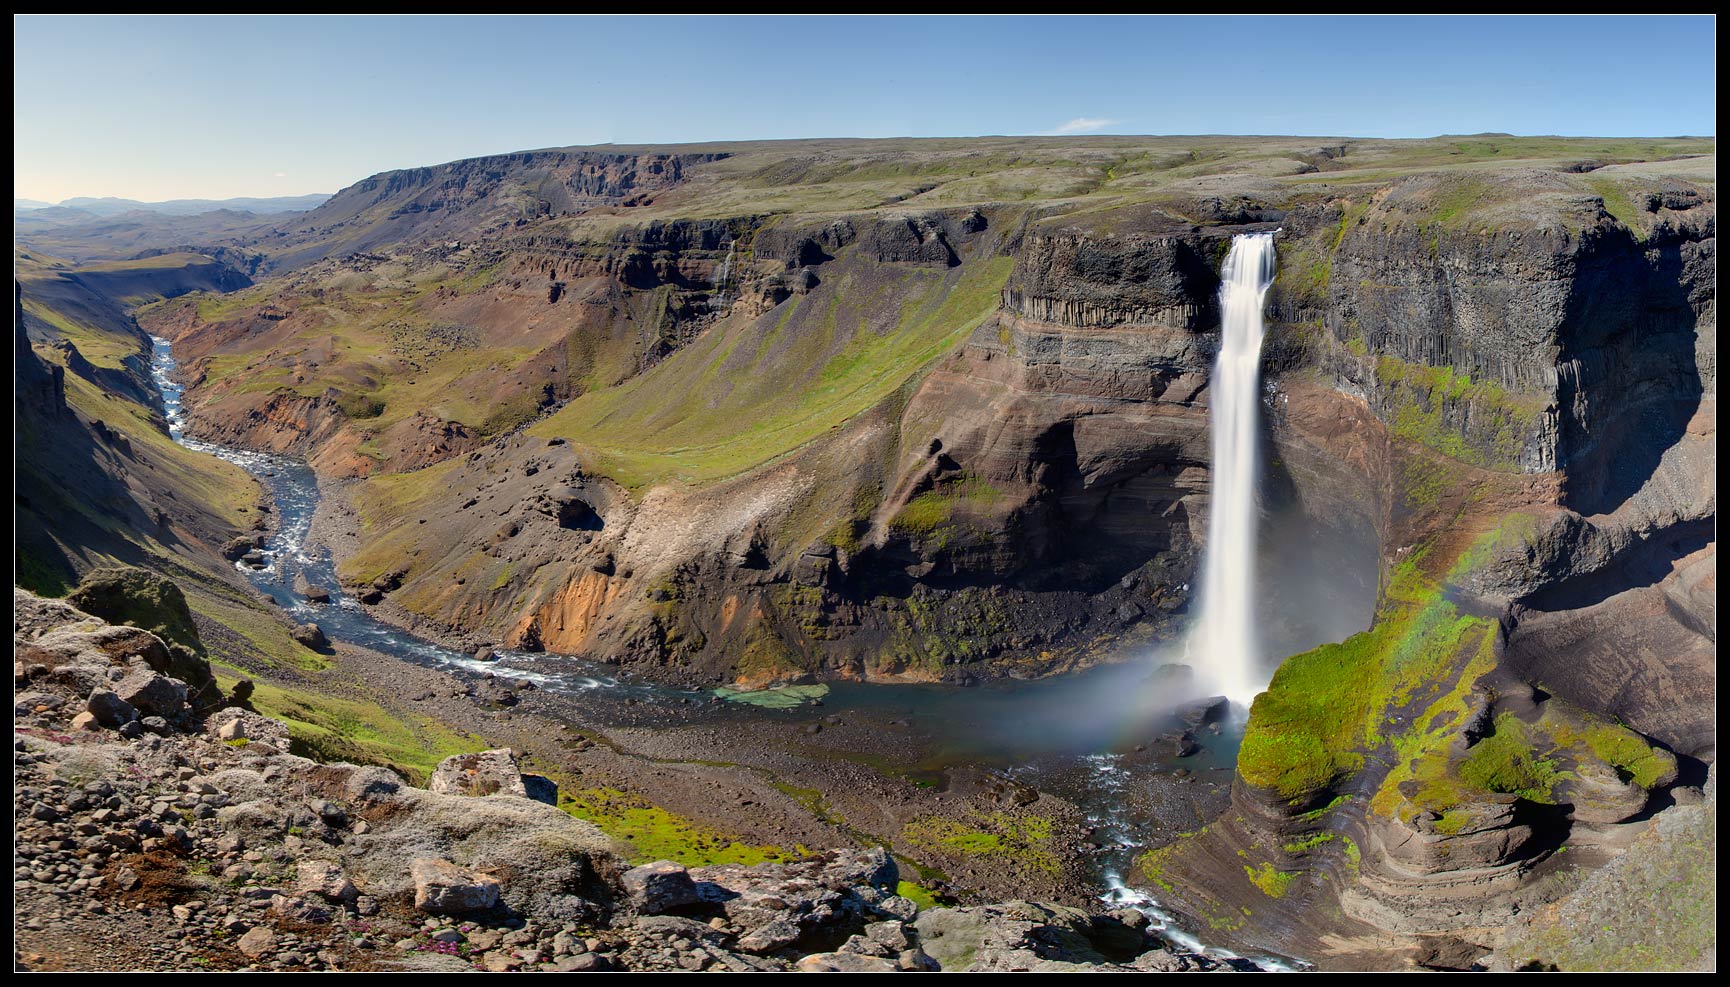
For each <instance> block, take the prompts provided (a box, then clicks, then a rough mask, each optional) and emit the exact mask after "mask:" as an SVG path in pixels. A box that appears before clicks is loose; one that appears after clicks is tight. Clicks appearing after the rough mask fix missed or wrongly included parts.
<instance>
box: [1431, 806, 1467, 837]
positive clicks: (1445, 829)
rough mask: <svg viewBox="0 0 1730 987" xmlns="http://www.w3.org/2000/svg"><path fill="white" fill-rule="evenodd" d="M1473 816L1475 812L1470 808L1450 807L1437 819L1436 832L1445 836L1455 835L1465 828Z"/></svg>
mask: <svg viewBox="0 0 1730 987" xmlns="http://www.w3.org/2000/svg"><path fill="white" fill-rule="evenodd" d="M1473 818H1474V814H1473V813H1472V811H1471V810H1470V809H1448V810H1447V811H1445V812H1443V813H1442V817H1441V818H1440V819H1437V820H1436V832H1438V833H1441V834H1442V835H1443V836H1453V835H1455V834H1457V833H1459V832H1460V831H1461V830H1463V829H1465V828H1466V826H1467V825H1468V824H1470V823H1471V821H1472V819H1473Z"/></svg>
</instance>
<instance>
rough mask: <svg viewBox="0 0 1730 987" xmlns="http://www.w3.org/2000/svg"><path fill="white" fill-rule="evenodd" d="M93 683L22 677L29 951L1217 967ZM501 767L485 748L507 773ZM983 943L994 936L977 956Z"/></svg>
mask: <svg viewBox="0 0 1730 987" xmlns="http://www.w3.org/2000/svg"><path fill="white" fill-rule="evenodd" d="M15 607H16V611H17V614H18V616H17V619H16V621H15V625H16V626H15V641H14V644H15V648H16V650H17V651H18V653H19V654H20V656H21V660H28V659H30V658H39V657H41V656H40V655H37V654H36V653H35V652H33V651H32V648H33V647H35V644H36V642H40V641H45V640H49V638H50V637H51V635H52V634H54V633H56V632H67V633H85V634H96V635H99V636H100V635H102V634H103V633H106V632H120V631H128V632H131V633H134V634H141V635H145V636H149V635H147V634H146V632H142V631H136V630H134V629H131V628H125V627H117V626H114V625H107V624H105V623H103V622H101V621H99V620H97V619H95V618H92V617H90V616H89V615H87V614H83V613H81V612H79V611H75V610H73V609H72V608H70V607H68V606H66V605H65V604H62V603H59V602H57V601H52V600H43V599H41V598H39V597H35V596H33V595H31V594H27V593H19V594H18V596H17V599H16V600H15ZM151 639H152V640H155V639H154V637H152V638H151ZM158 645H160V642H158ZM151 674H155V673H151ZM80 675H81V673H80V672H78V671H76V670H75V669H74V666H71V665H64V664H62V665H50V664H49V663H48V662H46V661H36V662H32V663H31V664H30V665H27V666H25V667H23V668H21V669H20V670H19V671H18V672H17V674H16V679H17V681H18V682H19V684H20V687H21V688H25V689H26V690H27V691H24V692H19V693H17V694H16V695H15V697H14V705H15V708H16V710H17V722H16V724H15V726H16V734H17V736H16V738H15V745H14V746H15V748H16V750H15V751H14V760H15V765H16V771H17V793H16V794H17V802H18V806H19V808H20V819H19V824H18V826H17V840H16V844H17V845H16V847H15V852H16V855H17V858H16V859H17V865H18V866H17V875H16V876H17V878H18V879H17V881H16V882H15V883H16V887H15V891H16V894H17V902H16V906H17V911H18V914H19V916H20V923H21V925H20V960H21V963H22V964H23V965H24V966H26V967H31V966H39V965H52V966H54V967H55V968H74V969H83V968H90V967H94V966H97V965H110V964H111V963H112V955H113V954H112V951H111V950H110V951H109V952H99V951H98V950H96V949H93V947H92V946H91V944H92V943H104V942H107V941H109V940H110V939H111V938H112V937H114V936H117V935H121V936H130V939H131V941H132V942H134V943H137V944H136V945H128V946H125V947H123V949H124V951H125V952H126V953H127V955H128V956H129V957H130V958H129V960H128V965H129V966H134V967H137V968H145V969H160V970H187V969H193V968H200V969H211V968H219V969H236V968H241V969H249V970H292V971H305V970H344V969H372V970H378V969H388V970H408V971H420V972H428V971H437V970H445V971H455V970H472V969H477V968H479V969H485V970H494V971H505V970H525V971H526V970H545V971H559V972H582V971H593V970H689V971H696V970H728V971H736V972H755V971H762V972H769V971H780V970H791V969H800V970H805V969H842V970H867V969H868V970H907V971H918V970H933V969H938V968H940V967H941V968H947V969H956V970H959V969H972V968H977V969H1005V968H1012V967H1016V966H1017V965H1018V964H1023V963H1026V962H1041V963H1045V962H1048V961H1049V960H1050V959H1051V958H1056V957H1061V958H1062V959H1063V960H1064V961H1065V963H1066V964H1068V965H1066V967H1065V968H1066V969H1102V970H1105V969H1121V968H1124V967H1125V966H1127V967H1128V968H1132V969H1160V970H1164V969H1209V968H1213V967H1214V966H1216V965H1217V964H1215V963H1214V961H1212V960H1209V959H1206V958H1204V957H1199V956H1195V955H1193V954H1189V953H1188V952H1187V951H1185V950H1183V949H1182V948H1181V947H1178V946H1176V945H1174V944H1173V943H1171V942H1169V941H1167V940H1166V939H1164V938H1163V937H1161V936H1159V935H1158V933H1157V932H1156V931H1154V930H1153V929H1152V928H1151V927H1150V925H1149V923H1148V922H1147V920H1146V919H1145V918H1144V917H1143V916H1141V915H1140V914H1139V913H1134V912H1114V913H1111V914H1109V915H1092V914H1089V913H1086V912H1082V911H1080V910H1076V909H1069V908H1062V907H1060V906H1051V905H1027V904H1022V903H1015V904H1011V905H1006V906H987V907H985V908H974V909H967V910H964V911H961V912H958V913H956V916H957V917H956V918H953V919H946V918H945V917H944V916H946V915H947V914H948V911H947V910H944V909H934V910H928V911H927V912H926V913H925V914H924V915H921V914H920V911H921V910H920V908H919V906H918V905H917V904H915V903H914V902H913V901H911V900H909V899H907V898H905V897H902V896H900V895H899V894H897V893H896V892H897V890H898V889H899V887H900V884H899V881H900V874H899V873H898V871H897V868H896V865H895V862H894V860H893V859H892V858H891V857H890V856H889V855H888V853H887V852H886V851H885V850H883V849H881V848H876V849H867V850H857V849H855V850H838V851H828V852H819V853H807V854H805V855H804V856H802V857H801V858H800V859H797V860H793V861H789V862H786V863H771V864H762V865H757V866H753V867H745V866H739V865H715V866H709V867H700V868H695V869H693V870H689V871H687V870H686V869H685V868H684V867H682V866H680V865H678V864H675V863H671V862H667V861H661V862H657V863H655V864H650V865H645V866H642V867H638V868H635V869H631V870H626V869H625V867H624V864H623V862H622V860H621V858H620V857H619V856H618V852H619V850H621V849H622V848H621V847H620V846H619V845H617V844H615V843H613V841H611V840H609V839H608V838H606V837H605V836H604V835H603V834H602V833H600V832H599V831H598V830H597V829H596V828H595V827H594V826H592V825H590V824H589V823H587V822H584V821H582V820H579V819H576V818H573V817H572V816H570V815H568V814H566V813H565V812H563V811H561V810H559V809H557V808H554V807H553V806H551V805H547V804H543V803H541V802H538V801H535V800H534V799H532V798H528V797H525V796H524V795H523V794H520V793H517V792H505V791H497V792H491V793H489V794H487V795H486V796H485V797H474V795H472V794H457V793H456V792H455V791H446V792H439V791H433V790H425V789H419V788H415V787H413V786H410V785H408V784H406V783H404V782H403V780H402V779H401V778H400V777H399V776H398V775H396V774H395V773H394V772H392V771H391V770H389V769H386V768H382V767H372V766H358V765H353V764H343V763H319V762H315V761H311V760H308V759H306V758H302V757H298V756H295V755H293V754H291V753H288V752H287V750H286V748H287V747H288V746H289V740H288V729H287V727H286V725H284V724H282V723H280V722H277V721H273V720H269V719H267V718H265V717H262V716H259V715H258V714H256V713H251V712H248V711H245V710H239V709H233V708H229V709H224V710H222V711H220V712H219V713H216V714H213V715H212V716H210V717H209V718H208V719H207V720H206V721H205V722H203V723H199V722H197V721H196V720H195V719H194V718H192V717H190V716H184V717H181V718H179V719H177V720H176V722H172V723H169V722H162V723H159V724H158V725H156V726H154V727H152V728H150V730H151V732H149V733H148V734H147V733H146V731H145V730H143V729H139V728H138V721H136V720H132V719H128V720H126V721H125V724H123V725H122V728H121V729H120V730H108V729H84V728H80V727H78V726H76V725H73V724H69V723H68V719H69V718H70V717H72V716H73V714H74V711H75V710H77V709H78V708H79V704H78V703H77V702H76V701H75V700H76V698H77V696H78V695H80V694H81V693H80V690H81V688H82V679H81V678H80ZM103 677H105V676H103ZM149 719H150V718H149V717H147V718H146V720H147V721H148V720H149ZM127 726H130V727H132V728H133V729H131V730H128V729H126V727H127ZM498 753H499V752H496V751H494V752H484V753H483V754H482V755H475V756H471V760H470V761H468V762H465V761H464V760H463V759H462V758H460V757H459V758H456V759H452V761H450V762H447V765H446V766H445V768H444V769H441V770H443V774H442V776H435V777H443V778H444V779H445V780H446V781H447V782H448V781H449V779H450V778H451V777H452V776H453V774H459V773H460V774H461V775H462V777H463V778H464V779H471V780H472V778H471V775H470V774H469V773H468V768H469V767H474V766H475V765H477V764H479V763H480V762H479V761H474V760H472V758H474V757H479V758H483V759H485V758H486V755H487V754H494V755H496V754H498ZM499 760H500V759H499V758H497V757H494V758H491V759H490V762H489V763H491V764H492V767H494V768H496V769H498V770H500V771H503V770H504V766H503V765H502V764H499V763H496V762H498V761H499ZM465 765H466V767H465ZM72 861H77V862H78V865H77V866H72V865H71V862H72ZM50 910H52V914H53V917H54V921H53V922H52V923H50V922H48V921H46V920H45V916H47V915H49V914H50ZM1030 919H1031V921H1029V920H1030ZM159 926H160V927H161V928H164V929H167V930H169V931H170V933H171V934H168V935H165V936H162V937H160V941H159V942H155V943H149V944H145V943H138V942H137V941H138V939H139V936H138V930H139V928H141V927H148V928H155V927H159ZM927 926H929V927H930V929H931V930H932V931H930V932H929V933H927V932H925V931H924V930H925V928H926V927H927ZM970 935H972V936H977V937H978V938H979V939H980V942H981V945H979V946H978V947H977V948H971V949H970V948H968V947H967V945H966V940H967V937H968V936H970ZM927 939H928V940H929V941H930V942H931V943H932V944H933V945H932V948H933V949H935V950H936V951H937V952H940V953H942V954H943V955H944V956H945V957H946V959H945V960H943V961H939V960H936V959H934V958H933V954H932V953H930V952H927V950H926V949H925V948H924V946H923V945H922V944H923V943H924V942H925V941H926V940H927ZM1114 957H1115V958H1122V959H1124V960H1125V961H1126V962H1125V963H1123V964H1117V963H1113V962H1111V959H1112V958H1114Z"/></svg>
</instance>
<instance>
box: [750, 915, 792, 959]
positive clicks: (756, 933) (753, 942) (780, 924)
mask: <svg viewBox="0 0 1730 987" xmlns="http://www.w3.org/2000/svg"><path fill="white" fill-rule="evenodd" d="M798 941H799V927H798V926H797V925H794V924H793V923H792V922H789V921H787V920H786V919H784V918H778V919H774V920H773V921H770V922H767V923H765V924H763V925H761V926H758V927H757V928H755V929H752V930H751V931H750V932H747V933H745V934H744V935H742V936H740V937H739V948H740V949H742V950H744V951H745V952H747V953H756V954H757V955H759V956H761V955H762V954H764V953H773V952H775V951H776V950H778V949H785V948H787V947H788V946H791V945H793V944H794V943H796V942H798Z"/></svg>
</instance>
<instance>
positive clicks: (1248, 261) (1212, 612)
mask: <svg viewBox="0 0 1730 987" xmlns="http://www.w3.org/2000/svg"><path fill="white" fill-rule="evenodd" d="M1273 277H1274V235H1273V234H1272V233H1245V234H1241V235H1238V236H1235V237H1233V238H1232V241H1231V252H1230V253H1228V254H1227V255H1226V258H1225V267H1224V269H1223V270H1221V271H1220V289H1219V302H1220V323H1221V325H1220V347H1219V357H1218V359H1217V360H1216V361H1215V363H1214V370H1213V381H1212V382H1211V384H1210V386H1209V411H1208V420H1209V425H1210V426H1211V428H1212V433H1213V450H1212V451H1213V460H1212V472H1213V497H1212V508H1211V510H1210V511H1209V512H1208V519H1207V542H1206V544H1205V545H1203V546H1202V578H1201V588H1200V598H1199V601H1198V602H1199V604H1200V609H1199V612H1198V614H1197V617H1196V621H1195V623H1194V624H1193V625H1192V626H1191V628H1190V634H1189V641H1188V644H1187V646H1186V648H1185V650H1186V652H1187V653H1188V660H1189V664H1190V665H1191V666H1192V667H1193V668H1194V669H1195V673H1196V677H1197V678H1198V679H1199V680H1200V681H1201V682H1202V683H1204V684H1206V686H1207V687H1208V688H1209V689H1211V690H1213V691H1214V692H1216V693H1217V694H1220V695H1224V696H1228V697H1230V698H1231V699H1232V701H1234V702H1238V703H1243V704H1246V705H1247V704H1248V703H1249V701H1250V700H1251V699H1252V698H1254V697H1255V694H1256V693H1257V692H1259V691H1261V689H1262V688H1263V687H1264V686H1265V685H1266V684H1267V683H1266V681H1265V679H1264V677H1263V673H1262V665H1261V656H1260V654H1259V653H1258V647H1257V643H1256V642H1257V630H1256V607H1255V582H1256V581H1255V566H1256V524H1257V517H1258V515H1257V510H1256V486H1257V481H1258V480H1259V479H1260V465H1261V464H1260V462H1259V457H1258V456H1257V446H1258V443H1259V442H1260V438H1261V434H1260V433H1261V428H1260V419H1261V416H1260V408H1261V344H1262V335H1263V325H1262V305H1263V303H1264V301H1265V300H1266V298H1267V290H1268V287H1269V286H1271V285H1272V284H1273Z"/></svg>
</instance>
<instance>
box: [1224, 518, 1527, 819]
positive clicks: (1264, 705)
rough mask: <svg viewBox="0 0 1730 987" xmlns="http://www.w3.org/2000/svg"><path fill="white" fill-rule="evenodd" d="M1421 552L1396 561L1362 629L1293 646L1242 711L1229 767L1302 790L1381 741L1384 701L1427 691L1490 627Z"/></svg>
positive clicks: (1305, 793)
mask: <svg viewBox="0 0 1730 987" xmlns="http://www.w3.org/2000/svg"><path fill="white" fill-rule="evenodd" d="M1424 555H1425V553H1424V552H1422V551H1420V552H1416V553H1414V555H1413V557H1412V558H1410V559H1408V560H1407V561H1406V562H1405V563H1402V564H1401V565H1400V566H1398V567H1397V568H1396V570H1395V572H1394V575H1393V578H1392V580H1391V581H1390V583H1389V587H1388V590H1387V593H1386V598H1385V602H1384V604H1383V606H1382V607H1381V609H1380V611H1379V612H1378V614H1377V616H1376V621H1375V625H1374V626H1373V627H1371V628H1370V630H1368V631H1365V632H1363V633H1361V634H1356V635H1353V636H1352V637H1350V638H1347V639H1346V640H1345V641H1342V642H1340V643H1338V644H1328V645H1323V646H1321V647H1319V648H1316V649H1314V650H1312V651H1307V652H1305V653H1303V654H1300V655H1295V656H1293V657H1291V658H1288V659H1286V661H1285V663H1284V664H1282V665H1281V666H1280V668H1279V671H1278V672H1276V673H1275V674H1274V679H1273V682H1272V683H1271V684H1270V685H1269V686H1268V690H1267V691H1266V692H1264V693H1262V694H1261V695H1260V696H1258V697H1256V700H1255V703H1254V705H1253V706H1252V708H1251V711H1250V720H1249V724H1248V726H1247V728H1246V730H1245V734H1244V740H1243V745H1242V747H1241V748H1240V750H1239V753H1238V772H1239V774H1241V775H1242V777H1243V778H1244V780H1245V781H1248V782H1249V783H1251V784H1254V785H1258V786H1261V787H1264V788H1271V789H1273V790H1274V791H1276V792H1277V793H1278V794H1279V795H1280V796H1281V797H1283V798H1287V799H1304V798H1308V797H1310V796H1312V795H1313V794H1315V793H1317V792H1320V791H1323V790H1325V789H1326V788H1327V787H1328V786H1329V785H1331V784H1332V783H1333V782H1334V781H1335V780H1336V779H1338V778H1340V777H1342V776H1343V775H1345V774H1348V773H1350V772H1352V771H1355V770H1357V769H1358V768H1359V767H1360V766H1361V765H1362V763H1363V758H1364V754H1365V752H1366V751H1367V750H1369V749H1371V748H1373V747H1375V746H1377V745H1379V744H1380V743H1381V742H1382V741H1383V739H1384V738H1383V735H1382V726H1383V721H1384V719H1385V717H1386V715H1387V712H1388V711H1389V710H1390V709H1397V708H1401V707H1404V706H1406V705H1407V704H1408V703H1411V702H1413V701H1428V700H1430V699H1432V698H1433V697H1434V696H1435V695H1437V694H1439V693H1440V692H1441V691H1442V689H1443V688H1444V685H1443V684H1444V683H1447V682H1450V681H1452V680H1453V679H1454V678H1455V676H1456V675H1457V674H1458V671H1459V669H1460V668H1461V666H1462V665H1463V664H1464V661H1463V658H1464V657H1469V656H1470V655H1472V654H1474V653H1476V651H1477V649H1478V648H1479V647H1480V646H1481V645H1482V644H1483V643H1484V641H1485V639H1486V638H1487V637H1488V636H1490V635H1492V634H1493V633H1494V631H1495V622H1494V621H1490V620H1486V619H1483V618H1478V617H1469V616H1464V615H1461V614H1460V613H1459V611H1458V610H1457V609H1456V608H1455V606H1454V605H1453V603H1452V602H1450V601H1449V600H1448V599H1447V597H1446V595H1445V594H1444V592H1443V589H1442V586H1441V585H1440V583H1439V582H1438V581H1437V580H1436V579H1435V577H1433V576H1430V575H1428V574H1426V573H1425V572H1424V570H1423V569H1422V568H1421V565H1420V563H1423V562H1424V561H1425V558H1424Z"/></svg>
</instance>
